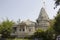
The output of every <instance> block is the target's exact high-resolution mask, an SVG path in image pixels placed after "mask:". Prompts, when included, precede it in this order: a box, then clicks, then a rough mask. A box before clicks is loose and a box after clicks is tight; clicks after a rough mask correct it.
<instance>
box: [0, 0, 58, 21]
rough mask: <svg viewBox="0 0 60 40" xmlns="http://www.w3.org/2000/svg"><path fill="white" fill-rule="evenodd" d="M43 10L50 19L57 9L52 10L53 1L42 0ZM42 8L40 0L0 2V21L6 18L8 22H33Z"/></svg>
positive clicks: (8, 0) (7, 0)
mask: <svg viewBox="0 0 60 40" xmlns="http://www.w3.org/2000/svg"><path fill="white" fill-rule="evenodd" d="M44 1H45V6H44V8H45V10H46V12H47V14H48V16H49V18H50V19H52V18H54V16H55V15H56V12H57V10H58V8H59V7H58V8H56V9H53V7H54V1H53V0H44ZM42 7H43V1H42V0H0V20H2V19H5V18H6V17H8V18H9V19H10V20H14V21H17V20H18V19H21V20H26V19H30V20H32V21H35V20H36V19H37V18H38V16H39V13H40V9H41V8H42Z"/></svg>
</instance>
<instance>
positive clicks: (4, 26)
mask: <svg viewBox="0 0 60 40" xmlns="http://www.w3.org/2000/svg"><path fill="white" fill-rule="evenodd" d="M13 24H14V22H13V21H10V20H8V19H7V20H4V21H3V22H2V23H1V24H0V34H2V38H8V37H9V36H10V33H11V32H12V26H13Z"/></svg>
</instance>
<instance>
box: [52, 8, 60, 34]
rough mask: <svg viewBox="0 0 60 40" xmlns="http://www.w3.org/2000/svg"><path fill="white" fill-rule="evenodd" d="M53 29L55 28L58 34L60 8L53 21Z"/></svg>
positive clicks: (59, 32)
mask: <svg viewBox="0 0 60 40" xmlns="http://www.w3.org/2000/svg"><path fill="white" fill-rule="evenodd" d="M53 29H54V30H55V33H56V34H60V9H59V11H58V13H57V16H56V17H55V22H54V25H53Z"/></svg>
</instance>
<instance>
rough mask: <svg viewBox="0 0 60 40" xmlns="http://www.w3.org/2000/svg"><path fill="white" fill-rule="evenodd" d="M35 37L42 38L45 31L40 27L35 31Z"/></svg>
mask: <svg viewBox="0 0 60 40" xmlns="http://www.w3.org/2000/svg"><path fill="white" fill-rule="evenodd" d="M34 37H36V38H42V37H44V31H43V30H41V29H38V30H37V31H36V32H35V33H34Z"/></svg>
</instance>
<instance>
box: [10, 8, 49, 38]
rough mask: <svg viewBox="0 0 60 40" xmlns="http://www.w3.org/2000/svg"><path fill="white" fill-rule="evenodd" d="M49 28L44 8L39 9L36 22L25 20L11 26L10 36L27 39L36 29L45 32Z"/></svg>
mask: <svg viewBox="0 0 60 40" xmlns="http://www.w3.org/2000/svg"><path fill="white" fill-rule="evenodd" d="M48 26H49V18H48V15H47V13H46V11H45V9H44V8H41V12H40V14H39V17H38V19H37V21H36V22H33V21H30V20H26V21H22V22H20V23H19V24H15V25H14V26H13V28H12V29H13V30H12V31H13V32H12V33H11V35H12V36H16V37H28V36H30V35H33V34H34V32H35V31H36V30H38V29H43V30H46V29H47V28H48Z"/></svg>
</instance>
